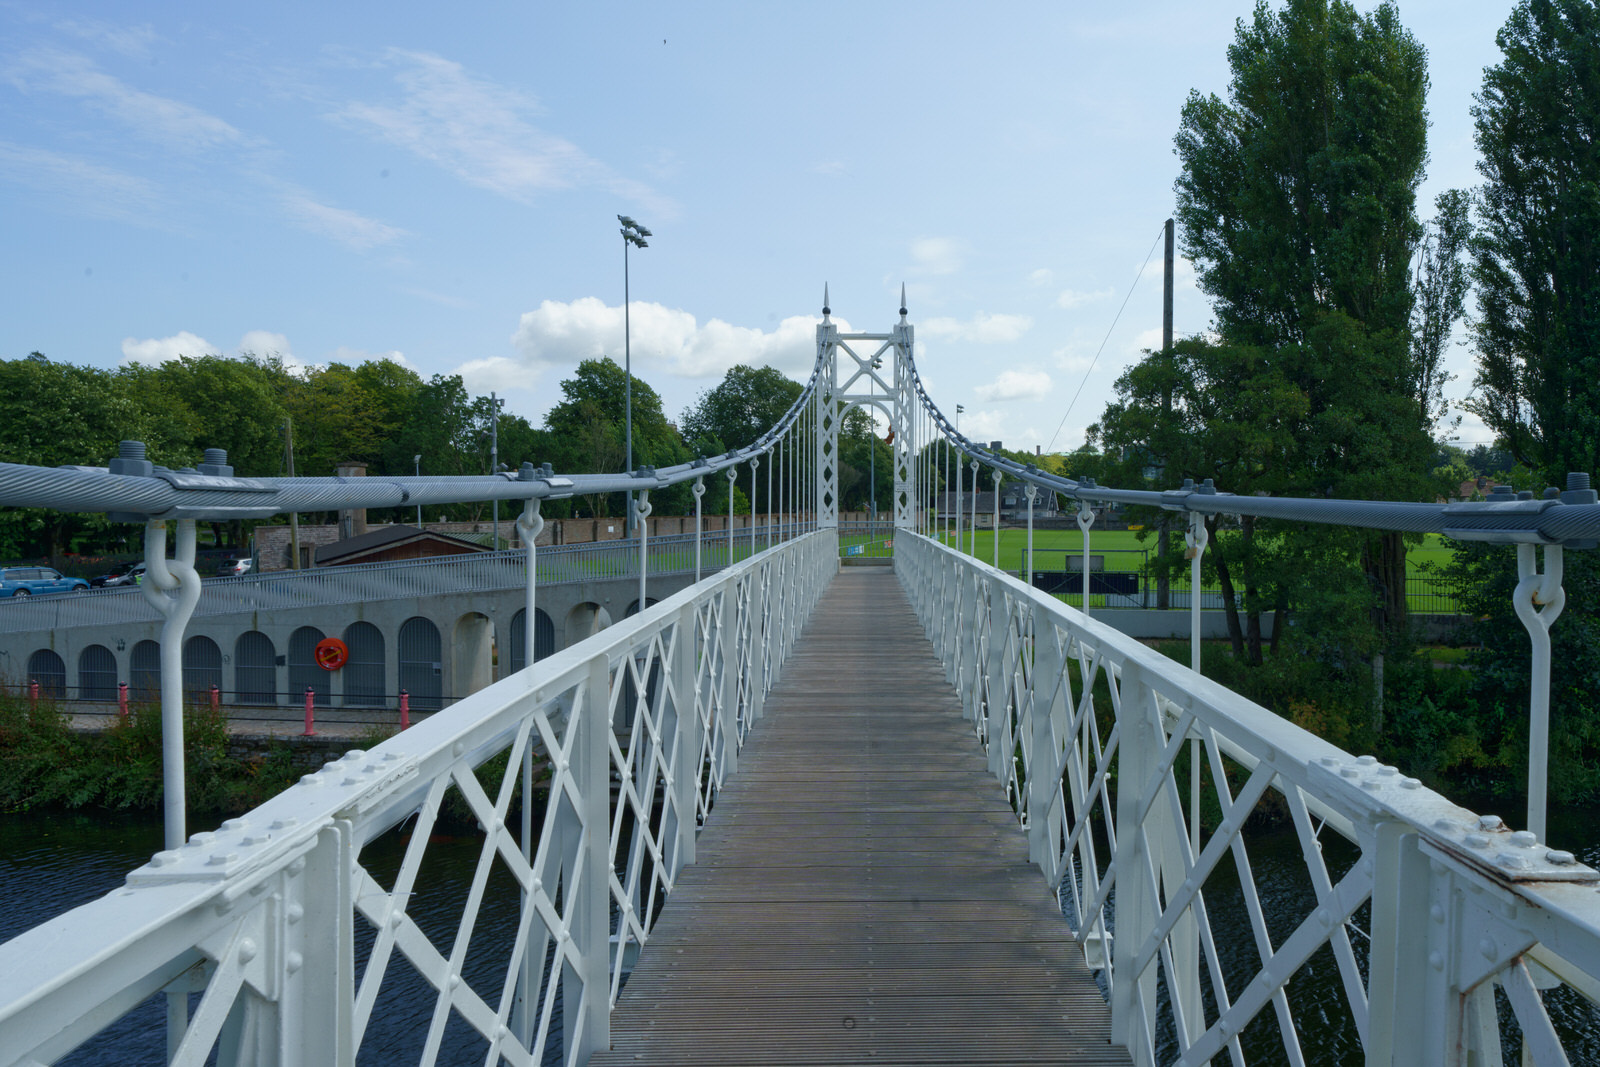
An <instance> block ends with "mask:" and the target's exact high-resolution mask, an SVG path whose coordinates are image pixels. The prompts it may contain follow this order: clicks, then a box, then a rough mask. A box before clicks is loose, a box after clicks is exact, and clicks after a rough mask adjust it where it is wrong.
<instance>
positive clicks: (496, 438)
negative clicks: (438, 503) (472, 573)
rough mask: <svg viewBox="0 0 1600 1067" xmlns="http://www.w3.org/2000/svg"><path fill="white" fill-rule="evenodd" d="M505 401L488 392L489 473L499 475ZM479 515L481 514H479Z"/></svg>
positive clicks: (497, 538) (496, 506)
mask: <svg viewBox="0 0 1600 1067" xmlns="http://www.w3.org/2000/svg"><path fill="white" fill-rule="evenodd" d="M504 405H505V401H504V400H501V399H500V398H498V397H496V396H495V395H494V390H492V389H491V390H490V391H489V473H490V474H499V473H500V408H501V407H503V406H504ZM479 514H482V513H481V512H480V513H479ZM494 550H495V551H496V552H498V551H500V498H499V497H495V500H494Z"/></svg>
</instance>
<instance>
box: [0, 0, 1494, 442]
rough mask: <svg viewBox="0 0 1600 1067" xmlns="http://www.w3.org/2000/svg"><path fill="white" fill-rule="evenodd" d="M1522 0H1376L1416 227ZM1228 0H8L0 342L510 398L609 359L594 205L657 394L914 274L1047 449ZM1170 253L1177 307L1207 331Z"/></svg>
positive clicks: (1086, 397) (1468, 144)
mask: <svg viewBox="0 0 1600 1067" xmlns="http://www.w3.org/2000/svg"><path fill="white" fill-rule="evenodd" d="M1359 6H1361V7H1363V8H1364V9H1365V8H1367V7H1370V6H1371V5H1370V4H1361V5H1359ZM1510 9H1511V4H1510V3H1509V2H1508V0H1506V2H1502V0H1497V2H1494V3H1461V2H1459V0H1457V2H1453V3H1449V2H1428V3H1421V2H1407V3H1403V4H1402V5H1401V13H1402V18H1403V21H1404V22H1405V23H1406V25H1407V26H1408V27H1409V28H1410V29H1411V31H1412V32H1413V33H1414V34H1415V35H1416V37H1417V38H1418V39H1419V40H1420V41H1421V42H1422V44H1423V45H1424V46H1425V47H1427V49H1428V51H1429V54H1430V73H1431V77H1432V85H1433V87H1432V91H1431V93H1430V98H1429V111H1430V116H1431V119H1432V124H1433V129H1432V132H1431V138H1430V153H1431V163H1430V167H1429V179H1428V181H1427V183H1426V184H1425V186H1424V188H1423V193H1422V196H1421V198H1420V200H1419V203H1420V204H1421V205H1422V212H1423V214H1424V216H1425V217H1426V215H1428V214H1430V213H1431V204H1432V199H1433V194H1434V193H1435V192H1436V191H1438V190H1440V189H1444V188H1449V187H1458V186H1468V185H1473V184H1476V182H1477V180H1478V179H1477V175H1476V173H1475V171H1474V169H1473V168H1474V164H1475V153H1474V150H1473V146H1472V131H1471V119H1470V115H1469V108H1470V106H1471V97H1472V94H1473V93H1474V92H1475V91H1477V89H1478V87H1479V85H1480V82H1481V72H1482V69H1483V68H1484V67H1485V66H1486V65H1489V64H1492V63H1494V62H1496V61H1497V60H1498V51H1497V49H1496V48H1495V45H1494V34H1495V31H1496V30H1497V29H1498V27H1499V26H1500V25H1501V24H1502V23H1503V22H1504V20H1505V17H1506V15H1507V14H1508V13H1509V11H1510ZM1249 10H1250V5H1249V4H1248V3H1246V2H1243V0H1232V2H1226V3H1223V2H1210V0H1194V2H1188V3H1179V2H1149V3H1130V4H1124V5H1109V4H1083V3H1020V2H1019V3H998V4H992V5H983V6H982V7H981V8H980V6H979V5H976V4H970V3H968V4H955V3H916V4H912V3H872V4H863V3H848V4H845V3H839V4H834V3H819V4H800V3H783V4H778V3H763V2H749V0H747V2H743V3H679V4H663V3H648V4H647V3H638V4H626V3H586V4H526V3H522V4H510V3H504V4H464V5H450V6H449V7H446V6H444V5H437V4H424V3H405V2H395V3H386V4H383V5H376V4H354V3H352V4H328V3H326V2H325V0H323V2H319V3H315V4H311V3H299V2H293V0H288V2H284V0H280V2H276V3H273V4H261V5H231V4H228V5H207V6H204V7H202V6H201V5H195V4H172V3H159V2H147V3H141V4H138V5H127V4H87V3H77V4H43V3H28V4H17V3H4V2H0V62H3V66H0V196H3V198H4V199H3V201H0V203H3V204H4V205H5V206H4V218H5V227H4V231H5V233H6V235H7V237H8V243H9V245H10V255H8V256H6V257H5V262H4V265H3V266H0V291H3V292H4V293H5V298H4V305H3V306H4V309H5V312H4V315H3V316H0V358H17V357H20V356H24V355H26V354H27V353H28V352H30V351H34V350H39V351H42V352H44V353H46V354H47V355H49V356H51V357H52V358H55V359H59V360H65V361H69V362H74V363H88V364H94V365H99V366H108V367H109V366H115V365H117V364H119V363H122V362H125V361H128V360H131V359H142V360H154V359H161V358H170V357H171V356H173V355H176V354H179V353H186V352H187V353H193V352H200V351H210V352H220V353H225V354H231V353H235V352H238V351H241V350H252V351H256V352H269V351H276V352H279V353H280V354H282V355H284V356H285V357H286V358H288V359H290V360H291V361H293V362H297V363H302V364H320V363H326V362H328V361H330V360H342V361H346V362H351V361H359V360H360V359H362V358H366V357H369V356H378V355H384V354H389V355H392V356H393V357H394V358H397V359H400V360H402V361H403V362H404V363H406V364H407V365H408V366H410V367H412V368H414V369H416V370H417V371H418V372H420V373H421V374H423V375H424V376H428V375H432V374H436V373H460V374H462V375H463V377H464V378H465V379H466V382H467V385H468V386H469V388H471V389H472V390H473V391H474V392H480V393H487V392H488V391H489V390H490V389H496V390H498V391H500V392H501V393H502V394H503V395H505V396H507V397H508V398H509V400H508V407H509V408H510V409H511V410H513V411H516V412H518V413H520V414H522V415H524V416H526V417H528V418H529V419H531V420H533V421H534V422H536V423H537V422H539V421H540V420H541V419H542V417H543V414H544V412H545V411H546V410H547V409H548V407H549V406H550V405H551V404H552V403H553V402H554V401H555V400H556V399H557V398H558V383H559V382H560V380H561V379H562V378H563V377H566V376H567V375H568V374H569V373H570V371H571V370H572V368H573V367H574V366H575V365H576V363H577V361H578V360H579V359H582V358H585V357H587V356H590V355H594V354H598V353H600V352H605V353H609V354H614V355H616V356H617V358H618V359H619V361H620V359H621V353H622V302H623V301H622V289H623V278H622V242H621V237H620V236H619V234H618V232H617V224H616V221H615V217H616V215H618V214H619V213H621V214H628V215H632V216H633V217H635V218H637V219H638V220H639V221H640V222H641V223H643V224H644V225H646V226H648V227H649V228H650V229H651V230H652V231H654V234H655V236H654V237H653V238H652V239H651V241H650V247H649V248H647V249H645V250H643V251H637V252H635V253H633V257H632V272H631V276H632V296H633V305H632V330H633V365H634V369H635V371H636V372H637V373H638V374H639V375H640V376H642V377H643V378H645V380H647V381H649V382H650V383H651V384H652V385H653V386H654V387H655V388H656V389H657V390H658V391H659V392H660V393H661V394H662V397H663V400H664V404H665V407H666V410H667V412H668V414H669V416H676V415H677V414H679V413H680V412H682V410H683V409H684V408H685V407H687V406H688V405H690V404H691V403H692V402H693V401H694V399H695V397H696V396H697V395H698V394H699V393H700V392H701V391H703V390H705V389H707V388H709V387H711V386H713V385H715V384H716V383H717V382H718V381H719V380H720V379H721V376H722V374H723V372H724V371H725V370H726V369H727V367H728V366H730V365H732V364H733V363H738V362H746V363H771V364H773V365H775V366H778V367H779V368H781V369H783V370H785V371H787V372H789V373H791V374H794V375H796V376H799V375H801V374H803V373H804V372H805V370H806V369H807V368H808V367H809V365H810V361H811V358H812V355H813V353H814V347H815V346H814V323H815V321H816V318H817V315H818V312H819V309H820V305H821V297H822V287H823V284H824V283H825V282H826V283H827V284H828V285H829V286H830V288H831V294H832V306H833V310H834V315H835V318H836V320H840V321H842V322H843V323H845V324H846V325H847V326H849V327H851V328H854V329H857V330H882V329H886V328H888V327H889V326H890V325H891V324H892V322H893V321H894V320H895V318H896V308H897V307H898V296H899V290H900V285H901V284H902V282H903V283H904V284H905V285H906V287H907V291H908V294H909V304H910V311H911V320H912V322H913V323H914V324H915V325H916V326H917V339H918V343H919V345H918V347H919V353H918V356H919V364H920V366H921V369H922V372H923V375H924V377H925V379H926V380H927V381H928V383H929V385H930V389H931V391H932V392H933V395H934V396H935V398H936V399H937V400H938V401H939V402H940V403H941V405H942V406H944V407H945V408H946V409H947V410H952V411H953V409H954V406H955V404H957V403H961V404H964V405H965V407H966V409H967V413H966V415H965V416H964V417H963V429H964V430H967V431H969V432H970V433H972V435H973V436H975V437H980V438H992V439H1000V440H1003V441H1004V442H1005V444H1006V445H1007V446H1008V447H1026V448H1029V449H1031V448H1033V447H1034V446H1036V445H1041V446H1045V447H1049V446H1050V445H1051V444H1052V442H1053V445H1054V447H1055V448H1056V449H1058V450H1059V449H1070V448H1073V447H1075V446H1077V445H1078V444H1079V443H1081V441H1082V438H1083V429H1084V427H1085V426H1086V425H1087V424H1088V423H1090V422H1092V421H1094V419H1095V418H1096V417H1097V416H1098V414H1099V413H1100V411H1101V410H1102V408H1103V407H1104V404H1105V402H1106V400H1107V399H1108V398H1109V396H1110V395H1111V387H1112V383H1113V382H1114V380H1115V378H1116V376H1117V374H1118V373H1120V371H1121V370H1122V368H1124V367H1125V366H1127V365H1128V363H1129V362H1131V361H1132V360H1133V359H1134V358H1136V356H1137V353H1138V351H1139V349H1140V348H1142V347H1148V346H1152V345H1158V344H1159V341H1160V252H1159V249H1157V250H1156V255H1155V256H1154V258H1152V259H1151V261H1150V265H1149V267H1148V268H1147V269H1146V270H1145V273H1144V276H1143V279H1142V281H1141V282H1140V284H1139V285H1138V286H1137V287H1135V288H1133V292H1132V297H1131V299H1129V301H1128V304H1127V308H1126V311H1124V312H1123V314H1122V317H1121V320H1120V322H1118V323H1117V325H1116V328H1115V329H1112V322H1113V319H1114V318H1115V317H1116V314H1117V310H1118V307H1119V305H1121V304H1122V302H1123V299H1124V297H1125V296H1127V295H1128V293H1129V290H1130V287H1131V286H1133V282H1134V278H1135V276H1136V275H1137V274H1138V272H1139V269H1140V265H1141V264H1142V263H1144V261H1145V257H1146V255H1147V253H1148V252H1149V251H1150V249H1151V247H1152V244H1153V242H1154V241H1155V240H1156V238H1157V237H1158V236H1159V232H1160V227H1161V224H1162V221H1163V220H1164V219H1165V218H1166V217H1167V216H1168V215H1169V214H1170V213H1171V210H1172V205H1173V196H1172V182H1173V179H1174V177H1175V175H1176V167H1177V165H1176V158H1175V157H1174V155H1173V153H1172V135H1173V133H1174V132H1175V130H1176V127H1177V122H1178V113H1179V109H1180V108H1181V106H1182V104H1183V101H1184V98H1185V96H1186V95H1187V93H1188V91H1189V90H1190V89H1191V88H1196V89H1200V90H1201V91H1203V92H1218V93H1221V92H1224V91H1225V89H1226V82H1227V66H1226V48H1227V45H1228V43H1229V42H1230V41H1231V40H1232V38H1233V23H1234V20H1235V19H1236V18H1238V17H1240V16H1243V15H1247V14H1248V13H1249ZM1178 282H1179V284H1178V291H1177V299H1176V316H1175V317H1176V324H1177V329H1178V331H1179V333H1180V334H1182V333H1192V332H1196V331H1199V330H1203V329H1205V328H1206V327H1207V325H1208V324H1209V322H1210V319H1211V316H1210V311H1209V308H1208V305H1207V302H1206V300H1205V297H1204V295H1203V294H1201V293H1200V292H1199V291H1198V290H1196V289H1195V288H1194V286H1193V281H1192V272H1191V271H1189V270H1188V269H1187V265H1186V264H1184V263H1182V262H1180V263H1179V269H1178ZM1108 331H1110V333H1109V337H1108ZM1103 340H1104V342H1105V344H1104V350H1103V351H1102V352H1101V353H1100V355H1099V357H1098V360H1097V362H1095V365H1094V368H1093V370H1092V371H1091V370H1090V361H1091V360H1092V359H1093V358H1094V357H1095V353H1096V350H1097V349H1098V348H1099V347H1100V345H1101V343H1102V341H1103ZM1453 365H1454V366H1455V368H1456V370H1457V371H1458V372H1459V373H1460V374H1461V379H1460V380H1458V381H1457V382H1456V383H1455V385H1454V387H1453V390H1452V391H1453V393H1454V395H1457V396H1460V395H1464V394H1465V391H1466V388H1467V387H1468V386H1469V385H1470V378H1471V363H1470V355H1469V354H1468V353H1467V352H1466V350H1465V349H1459V350H1458V351H1457V353H1456V354H1455V356H1454V357H1453ZM1080 387H1081V388H1082V392H1081V395H1079V396H1078V397H1077V399H1076V401H1075V402H1072V401H1073V396H1074V394H1075V393H1077V392H1078V391H1079V389H1080ZM1069 402H1070V403H1071V404H1072V406H1071V407H1070V410H1069V408H1068V405H1069ZM1058 428H1059V430H1058ZM1457 432H1458V433H1459V435H1460V437H1461V438H1462V440H1463V441H1465V442H1466V443H1469V444H1470V443H1474V442H1476V441H1479V440H1484V439H1486V438H1487V436H1488V435H1487V434H1486V433H1485V432H1484V431H1483V429H1482V427H1481V426H1480V425H1478V424H1477V423H1476V422H1475V421H1474V420H1471V418H1470V417H1469V418H1468V421H1466V422H1464V423H1463V424H1462V426H1461V427H1460V429H1459V431H1457ZM92 458H103V457H85V459H86V460H88V459H92Z"/></svg>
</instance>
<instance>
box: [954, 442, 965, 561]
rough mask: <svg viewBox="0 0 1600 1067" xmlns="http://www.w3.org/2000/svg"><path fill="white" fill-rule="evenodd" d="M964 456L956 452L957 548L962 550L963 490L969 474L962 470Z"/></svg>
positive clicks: (958, 550)
mask: <svg viewBox="0 0 1600 1067" xmlns="http://www.w3.org/2000/svg"><path fill="white" fill-rule="evenodd" d="M963 458H964V457H963V456H962V455H961V453H959V452H957V453H956V543H955V550H956V551H957V552H960V551H961V490H962V488H963V487H964V486H965V485H966V481H967V476H966V475H965V474H963V473H962V471H961V461H962V459H963Z"/></svg>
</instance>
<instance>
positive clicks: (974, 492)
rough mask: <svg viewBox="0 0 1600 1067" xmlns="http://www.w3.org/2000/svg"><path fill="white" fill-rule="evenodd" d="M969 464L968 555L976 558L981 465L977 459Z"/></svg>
mask: <svg viewBox="0 0 1600 1067" xmlns="http://www.w3.org/2000/svg"><path fill="white" fill-rule="evenodd" d="M970 466H971V467H972V521H971V522H970V523H968V525H969V526H971V527H972V531H971V535H972V551H971V552H969V553H968V555H970V556H971V557H972V558H973V559H977V558H978V470H979V469H980V468H981V467H982V466H983V465H982V464H981V463H979V462H978V461H977V460H973V461H972V463H971V464H970Z"/></svg>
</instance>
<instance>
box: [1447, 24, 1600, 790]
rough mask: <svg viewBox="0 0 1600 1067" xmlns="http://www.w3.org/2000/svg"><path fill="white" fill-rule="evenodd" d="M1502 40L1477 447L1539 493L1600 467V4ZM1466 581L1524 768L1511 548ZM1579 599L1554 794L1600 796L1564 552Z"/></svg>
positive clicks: (1512, 744)
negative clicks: (1483, 429)
mask: <svg viewBox="0 0 1600 1067" xmlns="http://www.w3.org/2000/svg"><path fill="white" fill-rule="evenodd" d="M1496 41H1497V43H1498V44H1499V46H1500V50H1501V52H1502V58H1501V61H1500V62H1499V63H1498V64H1496V65H1495V66H1492V67H1490V68H1488V69H1487V70H1485V71H1484V83H1483V89H1482V91H1481V92H1480V94H1479V95H1478V98H1477V105H1476V106H1475V107H1474V108H1473V118H1474V120H1475V124H1476V135H1477V143H1478V150H1479V152H1480V155H1481V158H1480V161H1479V164H1478V169H1479V171H1480V172H1481V173H1482V175H1483V177H1484V179H1485V184H1484V186H1483V188H1482V190H1481V193H1480V195H1479V199H1478V229H1477V232H1476V234H1475V235H1474V238H1473V241H1472V246H1471V257H1472V277H1473V280H1474V282H1475V283H1476V299H1477V308H1478V315H1477V318H1476V320H1475V322H1474V324H1473V328H1472V333H1473V339H1474V340H1475V341H1476V343H1477V348H1478V369H1477V376H1476V390H1475V403H1474V405H1473V409H1474V410H1475V411H1476V412H1477V414H1478V415H1479V416H1481V417H1482V418H1483V420H1484V421H1485V422H1486V423H1488V424H1489V426H1490V427H1491V428H1492V429H1493V430H1494V431H1495V432H1496V434H1497V435H1498V440H1497V441H1496V446H1497V447H1496V448H1494V449H1488V450H1484V451H1483V452H1482V453H1481V454H1480V453H1479V452H1478V451H1477V450H1474V453H1472V454H1470V456H1471V458H1472V459H1473V461H1474V462H1476V463H1478V464H1479V465H1480V469H1482V470H1483V471H1484V473H1492V474H1494V475H1496V476H1497V477H1496V479H1495V480H1497V481H1499V480H1504V481H1508V482H1512V483H1514V484H1517V485H1518V486H1519V487H1521V488H1531V489H1533V490H1535V491H1537V490H1539V489H1540V488H1542V487H1543V486H1544V485H1548V484H1554V485H1556V486H1561V485H1563V484H1564V478H1565V475H1566V474H1567V473H1568V472H1569V471H1583V472H1591V473H1592V472H1594V471H1595V470H1596V466H1597V463H1600V145H1597V143H1596V136H1595V131H1596V130H1597V129H1600V7H1597V5H1596V4H1595V3H1594V2H1593V0H1522V2H1520V3H1518V4H1517V6H1516V8H1515V9H1514V10H1513V11H1512V12H1511V15H1510V17H1509V18H1508V19H1507V21H1506V23H1505V25H1504V26H1503V27H1502V28H1501V30H1500V32H1499V34H1498V35H1497V37H1496ZM1457 558H1458V565H1459V566H1458V570H1457V574H1458V576H1459V577H1460V578H1461V579H1462V581H1463V585H1464V587H1465V588H1466V589H1467V590H1468V594H1469V597H1470V598H1471V603H1470V604H1469V605H1468V606H1469V610H1471V612H1472V613H1473V615H1474V616H1476V617H1478V618H1479V619H1480V620H1481V626H1480V628H1479V633H1478V634H1477V636H1478V638H1479V639H1480V640H1481V641H1482V643H1483V644H1482V649H1483V651H1482V652H1481V653H1480V655H1479V656H1478V658H1477V662H1476V663H1475V667H1476V669H1475V671H1474V672H1473V680H1474V697H1475V698H1476V703H1477V706H1478V708H1479V711H1480V718H1481V721H1482V728H1481V737H1482V752H1481V753H1476V754H1475V755H1477V756H1478V762H1479V763H1480V764H1481V765H1483V766H1484V767H1486V768H1489V769H1490V770H1489V771H1486V774H1487V773H1490V772H1492V769H1493V768H1496V767H1501V766H1504V767H1509V768H1511V770H1512V780H1514V781H1520V780H1521V774H1520V770H1521V768H1522V767H1525V766H1526V751H1527V708H1528V688H1529V686H1528V678H1529V667H1530V652H1529V644H1528V639H1527V635H1526V633H1525V632H1524V631H1523V629H1522V626H1521V625H1520V623H1518V621H1517V619H1516V617H1515V615H1514V614H1513V611H1512V600H1511V592H1512V589H1513V587H1514V585H1515V582H1516V577H1517V575H1516V568H1515V565H1514V562H1513V560H1512V558H1511V553H1510V552H1509V551H1508V550H1507V549H1505V548H1501V547H1489V546H1471V545H1469V546H1463V548H1462V549H1461V550H1460V551H1458V554H1457ZM1562 584H1563V586H1564V588H1565V589H1566V591H1567V608H1566V611H1565V612H1564V613H1563V614H1562V616H1561V618H1560V620H1559V621H1558V622H1557V623H1556V624H1555V626H1553V627H1552V628H1551V631H1550V637H1551V641H1552V644H1553V658H1554V661H1555V663H1557V664H1558V665H1559V666H1558V668H1557V669H1556V670H1555V671H1554V672H1553V675H1552V678H1551V700H1550V703H1551V749H1550V757H1551V758H1550V768H1551V774H1550V787H1551V795H1552V798H1553V799H1555V800H1557V801H1558V802H1559V801H1564V800H1566V801H1570V800H1574V799H1592V798H1594V797H1595V796H1597V795H1600V772H1597V771H1596V770H1595V768H1596V767H1597V766H1600V727H1597V726H1596V724H1597V723H1600V715H1597V714H1596V711H1597V707H1596V705H1597V703H1600V701H1597V700H1596V698H1595V692H1596V688H1597V685H1600V614H1597V612H1596V610H1595V607H1594V605H1595V603H1596V597H1597V596H1600V565H1597V561H1596V559H1595V553H1594V552H1593V551H1577V552H1568V553H1566V557H1565V575H1564V577H1563V581H1562Z"/></svg>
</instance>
